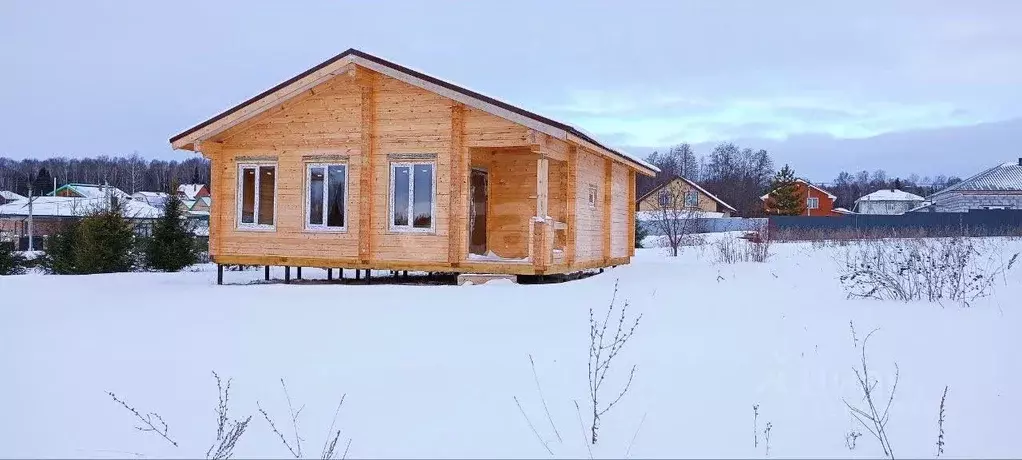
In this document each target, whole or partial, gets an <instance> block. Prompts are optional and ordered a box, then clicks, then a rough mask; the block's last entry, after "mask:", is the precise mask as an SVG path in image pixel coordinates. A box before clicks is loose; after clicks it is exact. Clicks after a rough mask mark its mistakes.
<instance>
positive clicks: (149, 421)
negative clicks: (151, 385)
mask: <svg viewBox="0 0 1022 460" xmlns="http://www.w3.org/2000/svg"><path fill="white" fill-rule="evenodd" d="M106 394H108V395H110V397H111V398H113V400H114V402H116V403H118V404H120V405H121V406H124V408H125V409H127V410H128V412H131V413H132V414H134V415H135V418H137V419H139V420H140V421H141V422H142V424H143V425H144V426H138V425H136V426H135V429H136V430H138V431H141V432H143V433H156V434H158V435H160V437H162V438H163V439H166V440H167V442H169V443H171V444H172V445H173V446H174V447H177V441H174V440H173V439H170V435H169V434H168V433H169V431H170V430H169V427H168V426H167V422H165V421H164V420H163V417H161V416H160V414H157V413H156V412H149V413H148V414H146V415H145V417H143V416H142V414H140V413H139V412H138V411H137V410H135V408H134V407H131V406H129V405H128V403H126V402H124V401H123V400H121V399H118V398H117V395H115V394H113V392H110V391H108V392H106Z"/></svg>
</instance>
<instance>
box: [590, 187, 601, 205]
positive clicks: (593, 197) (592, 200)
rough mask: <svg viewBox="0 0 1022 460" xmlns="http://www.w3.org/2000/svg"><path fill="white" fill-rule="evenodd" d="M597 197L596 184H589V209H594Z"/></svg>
mask: <svg viewBox="0 0 1022 460" xmlns="http://www.w3.org/2000/svg"><path fill="white" fill-rule="evenodd" d="M598 195H599V190H598V189H597V188H596V184H589V207H591V208H595V207H596V199H597V196H598Z"/></svg>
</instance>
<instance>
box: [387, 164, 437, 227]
mask: <svg viewBox="0 0 1022 460" xmlns="http://www.w3.org/2000/svg"><path fill="white" fill-rule="evenodd" d="M435 214H436V163H435V162H433V161H395V162H391V163H390V229H391V230H393V231H401V232H432V231H433V230H434V228H435V227H434V226H435V225H436V219H435Z"/></svg>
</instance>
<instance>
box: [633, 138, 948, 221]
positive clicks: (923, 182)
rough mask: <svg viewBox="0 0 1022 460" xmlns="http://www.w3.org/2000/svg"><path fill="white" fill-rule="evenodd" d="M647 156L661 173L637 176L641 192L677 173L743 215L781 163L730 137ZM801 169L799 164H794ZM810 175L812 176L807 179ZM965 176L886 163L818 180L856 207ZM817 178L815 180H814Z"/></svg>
mask: <svg viewBox="0 0 1022 460" xmlns="http://www.w3.org/2000/svg"><path fill="white" fill-rule="evenodd" d="M646 161H648V162H649V163H652V164H653V165H655V166H657V167H658V168H660V171H661V172H660V174H658V175H657V176H656V177H645V176H640V177H638V178H637V181H636V188H637V190H636V193H637V196H642V195H644V194H645V193H646V192H648V191H649V190H652V189H653V188H654V187H656V186H657V185H659V184H661V183H663V182H666V181H669V180H671V179H672V178H674V177H676V176H682V177H685V178H687V179H689V180H691V181H693V182H696V183H698V184H699V185H700V186H702V187H703V188H705V189H706V190H707V191H709V192H710V193H712V194H714V195H716V196H717V197H718V198H720V199H722V200H724V201H725V202H727V203H728V204H730V205H731V206H734V207H735V209H737V210H738V214H739V215H740V216H744V217H755V216H760V215H762V214H763V205H762V203H761V201H760V199H759V197H760V196H762V195H764V194H766V193H767V192H768V191H769V189H770V182H771V180H772V179H773V176H774V174H775V173H776V166H780V165H775V164H774V162H773V159H772V158H771V157H770V153H769V152H767V151H766V150H763V149H758V150H757V149H752V148H748V147H740V146H738V145H735V144H733V143H730V142H725V143H722V144H720V145H717V146H716V147H715V148H714V149H713V150H712V151H711V152H710V153H709V154H707V155H702V156H700V155H696V153H695V152H694V151H693V150H692V146H691V145H689V144H678V145H676V146H674V147H671V148H669V149H668V150H667V151H665V152H659V151H657V152H653V153H652V154H650V155H649V157H647V158H646ZM790 166H791V167H793V168H794V169H795V174H796V175H798V165H790ZM807 180H808V179H807ZM960 181H961V179H960V178H958V177H954V176H943V175H941V176H936V177H932V178H931V177H920V176H919V175H917V174H912V175H909V176H908V177H904V178H900V177H891V176H889V175H888V174H887V173H886V172H885V171H884V170H883V169H877V170H875V171H873V172H869V171H859V172H857V173H849V172H841V173H839V174H838V175H837V178H835V179H834V180H833V181H831V182H822V181H817V182H814V184H815V185H818V186H820V187H823V188H825V189H827V190H828V191H830V192H831V193H833V194H834V195H835V196H837V200H836V201H835V206H837V207H842V208H846V209H852V207H854V206H855V200H856V199H857V198H859V197H861V196H863V195H865V194H867V193H872V192H875V191H877V190H881V189H889V188H897V189H899V190H904V191H906V192H910V193H915V194H917V195H920V196H923V197H926V196H927V195H929V194H931V193H933V192H935V191H937V190H941V189H943V188H945V187H948V186H950V185H952V184H954V183H956V182H960ZM810 182H813V181H810Z"/></svg>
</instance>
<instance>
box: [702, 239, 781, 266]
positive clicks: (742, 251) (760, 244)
mask: <svg viewBox="0 0 1022 460" xmlns="http://www.w3.org/2000/svg"><path fill="white" fill-rule="evenodd" d="M714 247H715V248H716V249H717V262H720V263H724V264H736V263H739V262H760V263H762V262H766V261H767V259H768V258H769V257H770V240H769V239H760V240H756V241H751V240H747V239H744V238H721V239H719V240H717V242H716V243H714Z"/></svg>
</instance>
